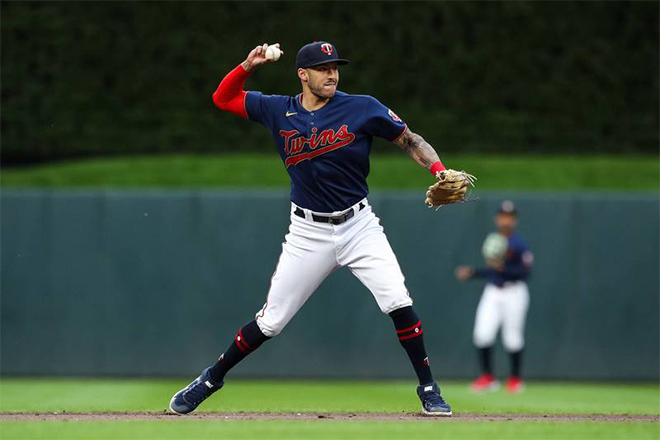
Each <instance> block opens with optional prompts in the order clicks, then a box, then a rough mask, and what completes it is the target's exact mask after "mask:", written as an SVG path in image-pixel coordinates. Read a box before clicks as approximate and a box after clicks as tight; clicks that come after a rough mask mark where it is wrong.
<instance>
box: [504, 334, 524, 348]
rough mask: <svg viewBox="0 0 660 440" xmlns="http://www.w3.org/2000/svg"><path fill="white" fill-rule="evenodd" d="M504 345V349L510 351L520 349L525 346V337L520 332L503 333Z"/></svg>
mask: <svg viewBox="0 0 660 440" xmlns="http://www.w3.org/2000/svg"><path fill="white" fill-rule="evenodd" d="M502 345H504V349H505V350H506V351H508V352H516V351H520V350H522V349H523V348H524V346H525V339H524V338H523V335H520V334H507V333H505V334H503V335H502Z"/></svg>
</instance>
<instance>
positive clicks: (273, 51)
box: [266, 46, 282, 61]
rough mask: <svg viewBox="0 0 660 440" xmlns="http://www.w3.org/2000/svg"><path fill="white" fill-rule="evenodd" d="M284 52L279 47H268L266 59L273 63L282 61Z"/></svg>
mask: <svg viewBox="0 0 660 440" xmlns="http://www.w3.org/2000/svg"><path fill="white" fill-rule="evenodd" d="M280 55H282V51H281V50H280V49H279V48H278V47H277V46H268V48H267V49H266V59H267V60H271V61H277V60H279V59H280Z"/></svg>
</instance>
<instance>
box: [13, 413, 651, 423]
mask: <svg viewBox="0 0 660 440" xmlns="http://www.w3.org/2000/svg"><path fill="white" fill-rule="evenodd" d="M130 420H168V421H176V420H218V421H221V420H319V421H333V420H338V421H347V420H357V421H367V420H375V421H392V422H395V421H413V420H416V421H434V422H435V421H438V422H582V421H591V422H649V423H658V422H660V416H657V415H630V414H481V413H466V414H454V415H453V416H452V417H429V416H424V415H422V414H419V413H259V412H234V413H197V414H193V415H187V416H178V415H175V414H171V413H168V412H165V411H163V412H159V413H153V412H142V413H67V412H61V413H58V412H54V413H2V414H0V421H52V422H61V421H130Z"/></svg>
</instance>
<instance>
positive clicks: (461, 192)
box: [426, 170, 477, 208]
mask: <svg viewBox="0 0 660 440" xmlns="http://www.w3.org/2000/svg"><path fill="white" fill-rule="evenodd" d="M435 177H436V178H437V179H438V181H437V182H435V183H434V184H433V185H431V186H429V189H428V191H426V204H427V205H428V206H429V207H431V206H435V207H436V208H440V207H441V206H444V205H450V204H452V203H459V202H464V201H465V200H466V199H467V192H468V188H469V187H470V186H474V181H475V180H477V178H476V177H474V176H473V175H471V174H468V173H466V172H465V171H455V170H444V171H438V172H437V173H436V174H435Z"/></svg>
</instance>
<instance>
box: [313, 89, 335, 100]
mask: <svg viewBox="0 0 660 440" xmlns="http://www.w3.org/2000/svg"><path fill="white" fill-rule="evenodd" d="M322 90H323V86H321V87H320V88H312V87H310V88H309V91H310V92H312V95H314V96H316V97H317V98H321V99H329V98H332V97H333V96H335V92H334V91H333V92H332V93H331V94H328V93H323V92H322ZM336 90H337V89H336V87H335V91H336Z"/></svg>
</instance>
